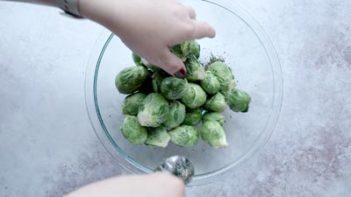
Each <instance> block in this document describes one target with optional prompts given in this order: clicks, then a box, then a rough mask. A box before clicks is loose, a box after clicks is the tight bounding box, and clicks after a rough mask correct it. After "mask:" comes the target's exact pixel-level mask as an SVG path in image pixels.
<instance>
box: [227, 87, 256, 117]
mask: <svg viewBox="0 0 351 197" xmlns="http://www.w3.org/2000/svg"><path fill="white" fill-rule="evenodd" d="M225 100H226V102H227V104H228V106H229V107H230V109H231V110H232V111H234V112H248V111H249V105H250V101H251V97H250V95H249V94H248V93H246V92H244V91H241V90H238V89H233V90H230V91H228V92H227V93H226V94H225Z"/></svg>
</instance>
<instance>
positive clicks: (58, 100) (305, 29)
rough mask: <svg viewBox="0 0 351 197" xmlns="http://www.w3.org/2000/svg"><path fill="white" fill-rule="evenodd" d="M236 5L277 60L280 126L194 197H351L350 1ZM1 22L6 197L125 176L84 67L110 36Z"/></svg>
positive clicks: (51, 24) (63, 24)
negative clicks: (94, 114)
mask: <svg viewBox="0 0 351 197" xmlns="http://www.w3.org/2000/svg"><path fill="white" fill-rule="evenodd" d="M240 2H241V4H242V5H243V6H244V7H246V9H247V10H248V11H249V12H251V13H254V17H255V18H256V19H257V21H258V22H259V23H260V24H261V25H262V26H263V28H264V29H265V30H266V32H267V33H268V34H269V35H270V36H271V38H272V40H273V42H274V44H275V47H276V48H277V51H278V53H279V56H280V59H281V63H282V69H283V77H284V90H285V91H284V101H283V108H282V112H281V117H280V119H279V122H278V125H277V128H276V130H275V132H274V133H273V135H272V137H271V139H270V141H269V142H268V143H267V145H266V146H265V147H264V148H263V149H262V150H260V151H259V152H258V153H257V154H255V155H254V156H253V157H252V158H251V159H249V160H247V161H246V162H245V164H244V165H241V166H240V168H238V169H237V170H235V171H233V172H232V175H231V177H233V178H232V179H229V180H225V181H223V182H218V183H216V184H211V185H206V186H200V187H194V188H189V189H188V190H187V194H188V196H209V197H212V196H218V197H229V196H230V197H232V196H241V197H243V196H248V197H256V196H257V197H264V196H269V197H272V196H277V197H278V196H279V197H280V196H294V197H295V196H303V197H308V196H325V197H343V196H350V195H351V77H350V76H351V12H350V10H351V1H349V0H323V1H320V0H308V1H307V0H285V1H278V0H263V1H255V0H246V1H240ZM0 18H1V22H0V84H1V88H0V101H1V102H0V112H1V113H0V196H4V197H13V196H16V197H17V196H18V197H23V196H28V197H29V196H33V197H40V196H62V194H63V193H67V192H68V191H71V190H73V189H74V188H76V187H78V186H81V185H83V184H86V183H89V182H92V181H96V180H100V179H103V178H105V177H110V176H113V175H118V174H121V173H123V170H122V169H121V168H120V167H119V166H118V165H116V164H115V161H114V160H113V159H112V158H111V157H110V155H109V154H107V153H106V151H105V149H104V148H103V147H102V145H101V144H100V142H99V141H98V139H97V138H96V136H95V134H94V132H93V129H92V127H91V126H90V123H89V120H88V117H87V115H86V110H85V104H84V76H85V65H86V62H87V60H88V58H89V56H90V54H89V53H90V51H91V49H92V47H93V45H94V42H95V40H96V39H97V37H98V35H99V32H101V30H102V28H101V27H100V26H98V25H96V24H93V23H91V22H89V21H87V20H83V21H77V20H72V19H69V18H67V17H63V16H61V15H59V14H58V11H57V10H56V9H52V8H50V9H48V8H43V7H40V6H30V5H25V4H16V3H9V2H3V1H1V2H0Z"/></svg>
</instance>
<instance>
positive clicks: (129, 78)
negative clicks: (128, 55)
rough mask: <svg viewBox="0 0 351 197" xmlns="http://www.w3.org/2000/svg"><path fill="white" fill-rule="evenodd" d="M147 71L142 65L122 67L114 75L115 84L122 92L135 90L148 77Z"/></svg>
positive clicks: (127, 92) (128, 92) (129, 92)
mask: <svg viewBox="0 0 351 197" xmlns="http://www.w3.org/2000/svg"><path fill="white" fill-rule="evenodd" d="M148 76H149V71H148V70H147V69H146V68H145V67H143V66H133V67H128V68H125V69H123V70H122V71H121V72H120V73H118V75H117V76H116V80H115V84H116V87H117V89H118V91H119V92H120V93H122V94H131V93H133V92H135V91H136V90H137V89H138V88H139V87H140V86H141V85H142V84H143V83H144V81H145V80H146V79H147V78H148Z"/></svg>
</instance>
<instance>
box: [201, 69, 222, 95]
mask: <svg viewBox="0 0 351 197" xmlns="http://www.w3.org/2000/svg"><path fill="white" fill-rule="evenodd" d="M201 87H202V88H203V89H204V90H205V92H207V93H208V94H216V93H217V92H219V90H220V89H221V84H220V83H219V81H218V79H217V77H216V76H215V75H214V74H212V73H211V72H210V71H206V75H205V78H204V79H203V80H202V81H201Z"/></svg>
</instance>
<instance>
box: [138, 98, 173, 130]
mask: <svg viewBox="0 0 351 197" xmlns="http://www.w3.org/2000/svg"><path fill="white" fill-rule="evenodd" d="M168 110H169V106H168V102H167V101H166V99H165V98H164V97H163V96H162V95H160V94H158V93H151V94H149V95H147V96H146V97H145V99H144V100H143V102H142V103H141V105H140V107H139V111H138V120H139V123H140V124H141V125H142V126H146V127H158V126H160V125H161V124H162V123H163V122H164V121H165V120H166V117H167V114H168Z"/></svg>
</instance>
